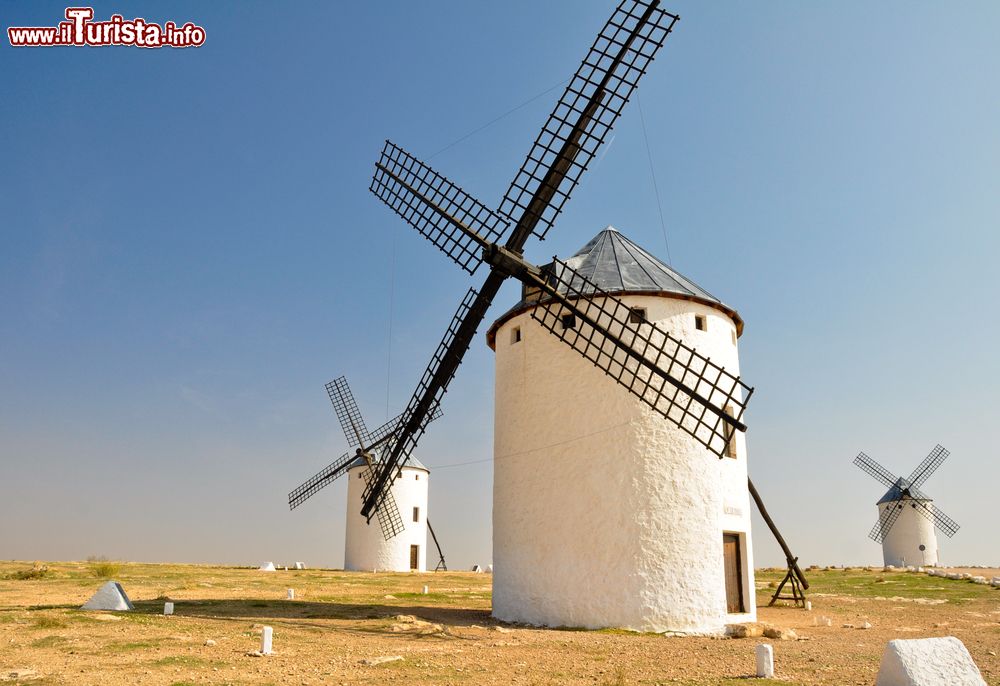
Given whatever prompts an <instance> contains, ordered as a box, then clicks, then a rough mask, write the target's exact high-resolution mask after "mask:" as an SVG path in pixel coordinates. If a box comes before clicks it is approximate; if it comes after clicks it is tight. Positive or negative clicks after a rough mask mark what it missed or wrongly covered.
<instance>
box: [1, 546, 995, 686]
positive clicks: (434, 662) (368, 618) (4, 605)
mask: <svg viewBox="0 0 1000 686" xmlns="http://www.w3.org/2000/svg"><path fill="white" fill-rule="evenodd" d="M30 567H31V563H0V579H2V580H0V681H5V680H11V681H13V680H16V681H19V682H23V683H33V684H115V685H117V684H132V683H136V684H151V685H160V684H163V685H173V686H182V685H184V684H268V683H273V684H320V683H323V684H381V683H401V684H402V683H405V684H461V683H470V684H504V685H509V684H589V685H593V684H598V685H600V684H613V685H622V684H690V685H695V684H699V685H700V684H742V683H744V680H745V679H746V678H747V677H749V676H752V675H753V670H754V657H753V652H754V646H755V645H756V644H757V643H758V642H760V641H761V640H764V639H760V638H748V639H713V638H668V637H663V636H658V635H647V634H634V633H628V632H621V631H574V630H566V629H562V630H555V629H536V628H529V627H520V626H510V625H502V624H499V623H497V622H494V621H493V620H492V619H491V618H490V616H489V606H490V577H489V576H488V575H484V574H472V573H467V572H465V573H436V574H435V573H428V574H361V573H344V572H339V571H324V570H306V571H288V572H284V571H279V572H276V573H270V574H268V573H262V572H257V571H255V570H247V569H232V568H222V567H206V566H193V565H148V564H123V565H121V566H120V569H118V570H110V571H111V572H112V573H113V574H114V578H115V579H116V580H118V581H120V582H121V583H122V584H123V585H124V587H125V589H126V590H127V591H128V593H129V594H130V596H131V597H132V600H133V601H134V602H135V604H136V611H135V612H132V613H91V612H81V611H79V610H78V609H76V608H78V607H79V605H81V604H82V603H83V602H84V601H86V600H87V598H88V597H89V596H90V595H91V594H92V593H93V592H94V590H96V588H97V587H99V586H100V584H101V583H102V581H103V580H102V579H101V578H98V577H97V576H95V570H94V566H93V565H89V564H87V563H52V564H49V572H48V573H47V574H46V575H45V576H44V577H43V578H39V579H28V580H22V579H16V578H6V579H4V577H5V576H8V575H10V574H12V573H17V572H23V571H25V570H27V569H30ZM98 571H100V570H98ZM105 571H109V570H105ZM970 571H971V572H972V573H974V574H980V575H983V576H988V577H989V576H992V575H1000V570H993V571H991V570H970ZM758 574H759V575H758V587H759V592H758V602H760V604H762V605H766V602H767V599H768V598H769V596H770V585H771V584H773V583H774V582H775V581H776V580H777V579H778V578H780V576H781V574H780V573H779V572H776V571H764V572H759V573H758ZM807 574H808V576H809V578H810V580H811V584H812V586H811V588H810V591H809V597H810V600H811V601H812V603H813V611H812V612H808V613H807V612H805V611H804V610H801V609H795V608H790V607H773V608H767V607H764V608H762V609H761V610H760V621H761V622H763V623H769V624H772V625H776V626H780V627H790V628H793V629H794V630H795V631H796V632H797V634H798V636H799V639H800V640H775V641H770V640H769V641H768V642H769V643H772V644H773V645H774V650H775V661H776V667H777V675H778V679H777V680H775V681H773V682H767V681H764V680H755V681H754V683H756V684H764V683H781V684H838V685H839V684H872V683H874V677H875V673H876V672H877V670H878V665H879V660H880V657H881V654H882V650H883V648H884V646H885V643H886V642H887V641H888V640H890V639H893V638H917V637H927V636H945V635H953V636H957V637H959V638H960V639H961V640H962V641H963V642H964V643H965V645H966V646H967V647H968V648H969V651H970V652H971V653H972V656H973V658H974V659H975V660H976V662H977V664H978V665H979V667H980V669H981V670H982V671H983V675H984V677H985V678H986V680H987V682H988V683H989V684H991V685H992V686H1000V658H998V657H997V653H998V652H1000V589H994V588H991V587H988V586H980V585H976V584H971V583H969V582H967V581H952V580H947V579H940V578H934V577H927V576H925V575H922V574H912V573H911V574H907V573H885V572H882V571H881V570H873V571H864V570H860V569H853V570H845V571H842V570H820V571H810V572H807ZM424 585H427V586H429V591H430V593H428V594H427V595H424V594H423V593H422V592H421V591H422V587H423V586H424ZM287 588H294V589H295V596H296V599H295V600H293V601H288V600H286V599H285V598H286V589H287ZM166 598H170V599H172V600H173V601H174V602H175V603H176V614H175V615H174V616H170V617H165V616H163V615H162V614H161V613H162V609H163V602H164V600H165V599H166ZM820 616H825V617H829V618H830V619H831V620H832V626H831V627H826V626H817V625H816V620H817V618H818V617H820ZM865 622H870V623H871V624H872V628H870V629H867V630H866V629H861V628H849V627H846V626H844V625H845V624H850V625H853V626H855V627H860V626H862V625H863V624H864V623H865ZM264 625H268V626H271V627H273V628H274V650H275V652H274V654H273V655H271V656H268V657H255V656H252V655H250V654H248V653H252V651H254V650H256V649H257V648H258V647H259V645H260V631H261V627H262V626H264ZM206 642H209V644H206ZM395 656H400V657H401V658H402V659H400V660H394V661H390V662H384V663H381V664H375V665H370V664H365V661H366V660H367V661H371V660H373V659H376V658H381V657H395Z"/></svg>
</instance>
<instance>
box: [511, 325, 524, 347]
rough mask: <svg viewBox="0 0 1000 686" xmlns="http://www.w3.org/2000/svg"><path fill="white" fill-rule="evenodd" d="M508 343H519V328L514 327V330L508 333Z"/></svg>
mask: <svg viewBox="0 0 1000 686" xmlns="http://www.w3.org/2000/svg"><path fill="white" fill-rule="evenodd" d="M510 342H511V344H514V343H520V342H521V327H520V326H515V327H514V330H513V331H511V332H510Z"/></svg>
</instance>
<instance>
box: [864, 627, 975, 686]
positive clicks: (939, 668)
mask: <svg viewBox="0 0 1000 686" xmlns="http://www.w3.org/2000/svg"><path fill="white" fill-rule="evenodd" d="M875 686H986V682H985V681H984V680H983V676H982V674H980V673H979V668H978V667H976V663H975V662H973V661H972V656H971V655H969V651H968V650H967V649H966V648H965V645H964V644H963V643H962V642H961V641H960V640H958V639H957V638H955V637H954V636H945V637H943V638H916V639H896V640H895V641H889V643H888V645H886V647H885V652H884V653H882V665H881V666H880V667H879V670H878V677H877V678H876V680H875Z"/></svg>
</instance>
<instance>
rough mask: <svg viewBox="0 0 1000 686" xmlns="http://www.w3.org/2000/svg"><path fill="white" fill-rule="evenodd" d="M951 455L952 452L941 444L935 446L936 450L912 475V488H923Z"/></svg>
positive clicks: (910, 479) (910, 480)
mask: <svg viewBox="0 0 1000 686" xmlns="http://www.w3.org/2000/svg"><path fill="white" fill-rule="evenodd" d="M949 455H951V451H949V450H947V449H946V448H944V447H943V446H942V445H941V444H940V443H939V444H938V445H936V446H934V450H932V451H931V452H930V454H929V455H927V457H925V458H924V459H923V461H922V462H921V463H920V464H918V465H917V468H916V469H914V470H913V473H912V474H910V478H909V479H908V481H909V482H910V488H911V489H916V488H920V487H921V486H923V485H924V482H925V481H927V479H928V478H929V477H930V475H931V474H933V473H934V472H935V471H936V470H937V468H938V467H940V466H941V465H942V464H943V463H944V461H945V460H947V459H948V456H949Z"/></svg>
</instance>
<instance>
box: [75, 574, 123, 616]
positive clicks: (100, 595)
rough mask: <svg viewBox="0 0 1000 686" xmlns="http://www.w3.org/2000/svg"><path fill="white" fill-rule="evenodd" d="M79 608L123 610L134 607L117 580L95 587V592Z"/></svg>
mask: <svg viewBox="0 0 1000 686" xmlns="http://www.w3.org/2000/svg"><path fill="white" fill-rule="evenodd" d="M80 609H81V610H112V611H118V612H124V611H127V610H134V609H135V607H133V606H132V601H131V600H129V599H128V594H126V593H125V589H124V588H122V585H121V584H120V583H118V582H117V581H109V582H108V583H106V584H104V585H103V586H101V587H100V588H99V589H97V593H95V594H94V595H92V596H91V597H90V600H88V601H87V602H86V603H84V604H83V606H82V607H81V608H80Z"/></svg>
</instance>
